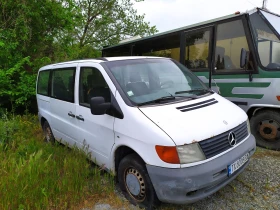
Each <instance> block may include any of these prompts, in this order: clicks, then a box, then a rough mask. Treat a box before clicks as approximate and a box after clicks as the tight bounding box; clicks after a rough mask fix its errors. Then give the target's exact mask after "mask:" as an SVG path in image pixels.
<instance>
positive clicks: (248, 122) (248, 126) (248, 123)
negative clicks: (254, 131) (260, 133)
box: [247, 118, 251, 134]
mask: <svg viewBox="0 0 280 210" xmlns="http://www.w3.org/2000/svg"><path fill="white" fill-rule="evenodd" d="M247 130H248V133H249V134H250V133H251V127H250V121H249V118H248V119H247Z"/></svg>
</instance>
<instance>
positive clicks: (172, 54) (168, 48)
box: [133, 34, 180, 61]
mask: <svg viewBox="0 0 280 210" xmlns="http://www.w3.org/2000/svg"><path fill="white" fill-rule="evenodd" d="M133 49H134V51H135V54H134V55H139V54H138V53H137V52H138V51H139V52H141V53H142V54H141V55H143V56H157V57H168V58H173V59H174V60H177V61H180V34H172V35H168V36H164V37H160V38H157V39H156V40H150V41H147V42H145V43H143V44H140V46H137V45H136V46H135V47H134V48H133Z"/></svg>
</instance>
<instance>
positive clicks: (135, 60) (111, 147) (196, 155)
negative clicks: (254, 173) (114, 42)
mask: <svg viewBox="0 0 280 210" xmlns="http://www.w3.org/2000/svg"><path fill="white" fill-rule="evenodd" d="M37 102H38V108H39V119H40V123H41V125H42V127H43V130H44V134H45V137H46V140H48V141H54V140H55V139H58V140H62V141H63V142H64V143H67V145H69V146H74V145H76V146H77V147H79V148H84V146H88V149H89V152H90V153H91V158H92V160H94V161H96V163H97V164H98V165H103V166H105V167H106V169H107V170H108V171H109V170H110V171H113V172H114V173H115V175H116V176H117V178H118V182H119V185H120V188H121V190H122V191H123V192H124V194H125V195H126V197H127V198H128V199H129V200H130V201H131V202H132V203H134V204H137V205H139V206H145V207H146V208H151V207H152V206H154V205H155V204H157V203H158V201H162V202H168V203H176V204H186V203H192V202H195V201H198V200H200V199H202V198H205V197H206V196H209V195H211V194H213V193H214V192H216V191H217V190H219V189H220V188H222V187H223V186H225V185H226V184H228V183H229V182H230V181H232V180H233V179H234V178H235V177H236V176H237V175H238V174H240V173H241V172H242V171H243V170H244V168H245V167H246V166H247V165H248V162H249V159H250V157H251V156H252V155H253V153H254V151H255V148H256V145H255V138H254V137H253V136H252V135H251V133H250V128H249V123H248V118H247V115H246V113H245V112H244V111H243V110H242V109H240V108H239V107H237V106H236V105H234V104H233V103H231V102H230V101H228V100H226V99H225V98H223V97H221V96H220V95H218V94H216V93H215V92H213V91H211V90H209V89H208V88H207V87H206V86H205V85H204V84H203V83H202V82H201V81H200V80H199V79H198V78H197V77H196V76H195V75H194V74H192V73H191V72H190V71H189V70H188V69H186V67H184V66H183V65H181V64H180V63H178V62H176V61H174V60H172V59H169V58H156V57H116V58H101V59H90V60H79V61H71V62H65V63H58V64H53V65H48V66H45V67H42V68H41V69H40V70H39V74H38V79H37Z"/></svg>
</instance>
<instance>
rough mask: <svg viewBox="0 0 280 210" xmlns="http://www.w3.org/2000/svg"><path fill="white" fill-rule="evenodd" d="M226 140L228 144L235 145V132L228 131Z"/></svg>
mask: <svg viewBox="0 0 280 210" xmlns="http://www.w3.org/2000/svg"><path fill="white" fill-rule="evenodd" d="M228 142H229V145H230V146H232V147H233V146H235V145H236V138H235V134H234V133H233V132H230V133H229V134H228Z"/></svg>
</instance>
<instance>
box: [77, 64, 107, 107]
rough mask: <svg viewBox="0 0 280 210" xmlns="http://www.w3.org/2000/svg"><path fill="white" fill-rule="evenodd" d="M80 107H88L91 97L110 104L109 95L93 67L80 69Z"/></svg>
mask: <svg viewBox="0 0 280 210" xmlns="http://www.w3.org/2000/svg"><path fill="white" fill-rule="evenodd" d="M79 89H80V94H79V95H80V105H83V106H88V107H89V102H90V99H91V98H92V97H97V96H101V97H103V98H104V99H105V102H111V93H110V89H109V87H108V84H107V83H106V81H105V79H104V77H103V75H102V74H101V72H100V71H99V70H98V69H96V68H93V67H82V68H81V73H80V88H79Z"/></svg>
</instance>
